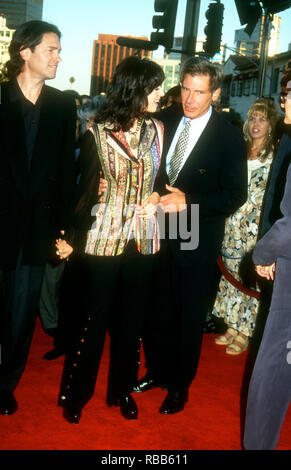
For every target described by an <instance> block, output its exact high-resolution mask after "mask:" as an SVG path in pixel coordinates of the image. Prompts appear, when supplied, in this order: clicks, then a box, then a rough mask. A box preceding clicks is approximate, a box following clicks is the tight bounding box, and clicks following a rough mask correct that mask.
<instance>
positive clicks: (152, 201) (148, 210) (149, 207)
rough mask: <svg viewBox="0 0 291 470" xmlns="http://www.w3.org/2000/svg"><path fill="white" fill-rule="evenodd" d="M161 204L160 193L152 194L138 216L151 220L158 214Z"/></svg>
mask: <svg viewBox="0 0 291 470" xmlns="http://www.w3.org/2000/svg"><path fill="white" fill-rule="evenodd" d="M159 202H160V195H159V194H158V193H152V194H151V195H150V196H149V197H148V198H147V199H146V200H145V201H144V203H143V204H142V206H141V207H140V208H139V209H138V215H141V216H142V217H144V218H145V219H150V218H151V217H152V216H153V215H155V213H156V212H157V207H158V204H159Z"/></svg>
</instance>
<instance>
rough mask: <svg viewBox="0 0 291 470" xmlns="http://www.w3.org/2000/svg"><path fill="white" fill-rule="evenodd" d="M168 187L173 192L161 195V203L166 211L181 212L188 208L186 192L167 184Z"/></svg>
mask: <svg viewBox="0 0 291 470" xmlns="http://www.w3.org/2000/svg"><path fill="white" fill-rule="evenodd" d="M166 188H167V190H168V191H170V193H171V194H167V195H166V196H162V197H161V200H160V203H161V206H162V208H163V210H164V212H180V211H183V210H184V209H186V196H185V193H183V192H182V191H180V189H178V188H173V186H169V185H167V184H166Z"/></svg>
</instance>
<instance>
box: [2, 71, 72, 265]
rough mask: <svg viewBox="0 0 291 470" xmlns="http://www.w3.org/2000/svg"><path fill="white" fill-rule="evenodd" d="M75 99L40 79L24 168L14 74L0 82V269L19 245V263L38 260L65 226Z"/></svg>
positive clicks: (13, 256)
mask: <svg viewBox="0 0 291 470" xmlns="http://www.w3.org/2000/svg"><path fill="white" fill-rule="evenodd" d="M75 115H76V110H75V104H74V102H73V100H72V98H70V97H67V96H66V95H64V94H63V93H62V92H61V91H59V90H56V89H54V88H51V87H48V86H46V85H44V87H43V89H42V92H41V110H40V117H39V125H38V131H37V135H36V139H35V144H34V150H33V154H32V161H31V166H30V171H29V169H28V158H27V149H26V136H25V126H24V120H23V115H22V106H21V92H20V89H19V87H18V84H17V82H16V80H14V81H11V82H7V83H2V84H1V104H0V142H1V154H0V269H1V268H2V269H13V268H14V267H15V262H16V258H17V256H18V254H19V251H20V249H21V248H22V249H23V264H29V265H42V264H44V263H45V262H46V261H47V260H48V258H49V256H50V253H52V250H55V248H54V240H55V237H56V235H58V231H59V229H63V228H65V224H66V214H67V212H68V204H69V201H70V198H71V196H72V192H73V188H74V183H75V168H74V167H75V160H74V142H75Z"/></svg>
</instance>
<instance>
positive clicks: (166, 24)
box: [151, 0, 178, 52]
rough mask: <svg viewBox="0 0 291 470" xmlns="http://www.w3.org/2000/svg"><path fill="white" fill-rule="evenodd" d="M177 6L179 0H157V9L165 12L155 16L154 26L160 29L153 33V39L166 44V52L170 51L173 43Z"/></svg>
mask: <svg viewBox="0 0 291 470" xmlns="http://www.w3.org/2000/svg"><path fill="white" fill-rule="evenodd" d="M177 7H178V0H155V4H154V8H155V11H156V12H158V13H163V14H162V15H154V16H153V22H152V25H153V28H155V29H157V30H158V31H156V32H154V33H152V34H151V41H152V42H155V43H156V44H159V45H160V46H164V47H165V49H166V52H170V50H171V47H172V45H173V40H174V32H175V24H176V15H177ZM160 29H163V32H160Z"/></svg>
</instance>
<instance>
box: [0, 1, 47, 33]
mask: <svg viewBox="0 0 291 470" xmlns="http://www.w3.org/2000/svg"><path fill="white" fill-rule="evenodd" d="M42 8H43V0H6V1H3V0H0V14H1V13H4V16H5V18H6V19H7V26H8V28H11V29H16V28H17V26H19V25H21V24H22V23H25V22H26V21H31V20H41V19H42Z"/></svg>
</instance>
